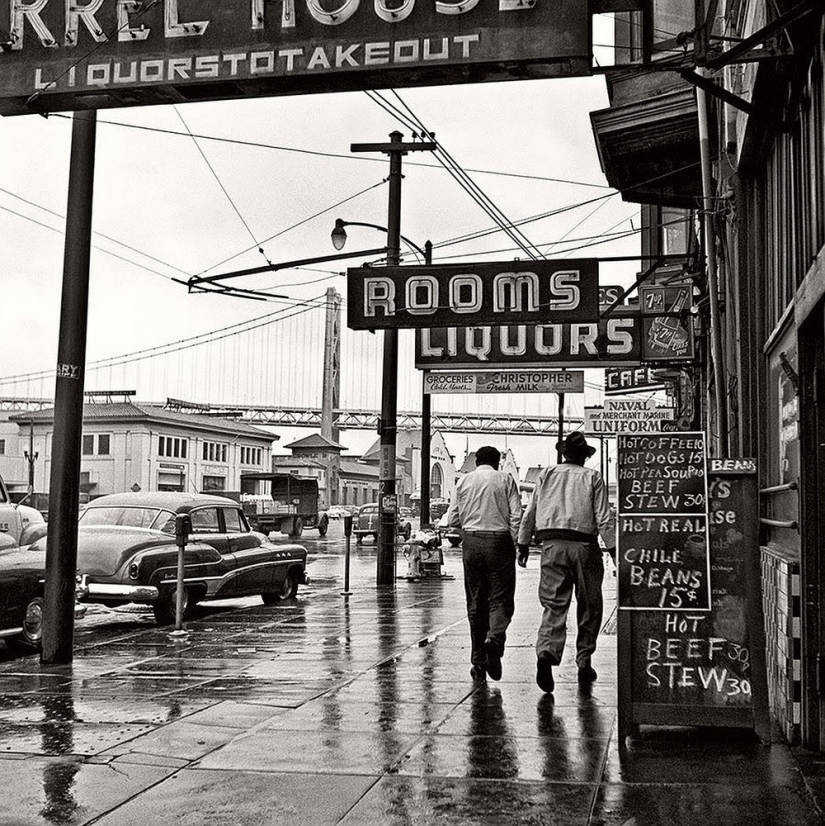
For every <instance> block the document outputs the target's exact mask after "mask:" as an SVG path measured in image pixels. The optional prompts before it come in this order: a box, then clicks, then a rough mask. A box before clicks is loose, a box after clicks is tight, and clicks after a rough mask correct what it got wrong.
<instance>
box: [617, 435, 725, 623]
mask: <svg viewBox="0 0 825 826" xmlns="http://www.w3.org/2000/svg"><path fill="white" fill-rule="evenodd" d="M618 457H619V471H618V476H619V482H618V484H619V488H618V490H619V556H618V576H619V588H618V590H619V607H620V608H625V609H630V610H658V611H688V610H690V611H703V610H704V611H708V610H710V556H709V553H708V525H707V515H706V504H707V472H706V467H705V436H704V434H703V433H647V434H627V433H624V434H620V435H619V437H618Z"/></svg>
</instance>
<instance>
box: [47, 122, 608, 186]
mask: <svg viewBox="0 0 825 826" xmlns="http://www.w3.org/2000/svg"><path fill="white" fill-rule="evenodd" d="M76 116H77V117H82V114H80V113H77V115H76ZM49 117H51V118H63V119H65V120H71V119H72V116H71V115H64V114H61V113H59V112H52V113H51V114H50V115H49ZM97 123H98V125H102V126H119V127H121V128H123V129H137V130H140V131H144V132H157V133H158V134H161V135H173V136H175V137H181V138H186V137H196V138H197V139H198V140H202V141H215V142H217V143H228V144H234V145H236V146H247V147H250V148H253V149H272V150H274V151H277V152H293V153H295V154H299V155H312V156H314V157H318V158H333V159H336V160H348V161H361V162H367V163H384V160H383V159H382V158H372V157H370V156H369V155H360V154H359V155H352V154H349V155H345V154H343V153H340V152H322V151H320V150H317V149H299V148H298V147H295V146H279V145H277V144H271V143H261V142H260V141H245V140H240V139H239V138H222V137H219V136H217V135H203V134H200V133H192V134H191V135H188V134H187V133H185V132H177V131H176V130H174V129H163V128H161V127H158V126H143V125H140V124H136V123H124V122H122V121H114V120H98V121H97ZM405 166H417V167H422V168H424V169H441V168H442V167H441V165H440V164H432V163H424V162H421V161H412V160H408V161H406V162H405ZM467 171H468V172H473V173H475V174H478V175H494V176H498V177H503V178H520V179H523V180H528V181H539V182H545V183H552V184H567V185H569V186H584V187H590V188H592V189H610V187H609V186H607V185H606V184H595V183H591V182H589V181H572V180H570V179H568V178H551V177H549V176H546V175H528V174H527V173H525V172H502V171H501V170H495V169H474V168H469V167H468V169H467Z"/></svg>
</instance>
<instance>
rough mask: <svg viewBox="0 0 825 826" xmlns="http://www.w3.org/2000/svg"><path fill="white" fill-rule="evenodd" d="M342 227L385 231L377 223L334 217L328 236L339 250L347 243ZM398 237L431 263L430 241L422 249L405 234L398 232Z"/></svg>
mask: <svg viewBox="0 0 825 826" xmlns="http://www.w3.org/2000/svg"><path fill="white" fill-rule="evenodd" d="M344 227H369V228H370V229H377V230H379V231H380V232H387V228H386V227H382V226H379V225H378V224H368V223H366V222H365V221H345V220H344V219H343V218H336V219H335V226H334V227H333V229H332V232H331V233H330V238H332V246H333V247H335V249H337V250H339V251H340V250H342V249H344V245H345V244H346V243H347V231H346V230H345V229H344ZM398 237H399V238H400V239H401V240H402V241H403V242H404V243H405V244H406V245H407V246H408V247H411V248H412V249H414V250H415V251H416V252H417V253H418V254H419V255H420V256H421V257H422V258H423V259H424V263H425V264H429V263H431V261H432V257H433V244H432V241H427V242H426V243H425V244H424V249H421V247H419V246H418V244H416V243H415V242H414V241H410V239H409V238H407V237H406V236H405V235H401V234H399V236H398Z"/></svg>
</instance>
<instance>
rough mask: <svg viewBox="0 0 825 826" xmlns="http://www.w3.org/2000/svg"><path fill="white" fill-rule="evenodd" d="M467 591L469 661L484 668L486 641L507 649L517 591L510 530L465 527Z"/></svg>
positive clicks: (514, 548) (465, 579)
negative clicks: (469, 528)
mask: <svg viewBox="0 0 825 826" xmlns="http://www.w3.org/2000/svg"><path fill="white" fill-rule="evenodd" d="M462 557H463V561H464V593H465V594H466V596H467V619H468V620H469V621H470V640H471V643H472V650H471V653H470V661H471V662H472V664H473V665H475V666H479V667H480V668H484V665H485V662H486V657H485V651H484V643H485V642H486V641H487V640H490V641H491V642H493V643H494V644H495V645H496V647H497V648H498V653H499V655H501V654H503V653H504V643H505V641H506V639H507V626H508V625H509V624H510V620H511V619H512V618H513V611H514V610H515V602H514V600H513V597H514V594H515V592H516V546H515V543H514V542H513V537H512V536H511V535H510V533H509V532H498V531H465V532H464V537H463V539H462Z"/></svg>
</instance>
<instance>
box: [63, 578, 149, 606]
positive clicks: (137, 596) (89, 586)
mask: <svg viewBox="0 0 825 826" xmlns="http://www.w3.org/2000/svg"><path fill="white" fill-rule="evenodd" d="M75 596H76V597H77V599H78V600H79V601H80V602H83V601H84V600H92V601H94V600H95V599H100V600H108V599H118V600H126V601H128V602H147V601H151V600H155V599H157V598H158V589H157V588H155V587H154V586H153V585H121V584H119V583H114V584H108V583H105V582H89V577H88V575H86V574H84V575H83V576H80V577H78V579H77V585H76V586H75Z"/></svg>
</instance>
